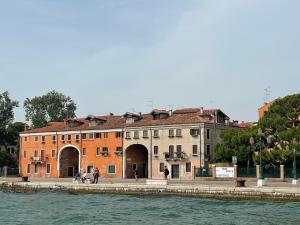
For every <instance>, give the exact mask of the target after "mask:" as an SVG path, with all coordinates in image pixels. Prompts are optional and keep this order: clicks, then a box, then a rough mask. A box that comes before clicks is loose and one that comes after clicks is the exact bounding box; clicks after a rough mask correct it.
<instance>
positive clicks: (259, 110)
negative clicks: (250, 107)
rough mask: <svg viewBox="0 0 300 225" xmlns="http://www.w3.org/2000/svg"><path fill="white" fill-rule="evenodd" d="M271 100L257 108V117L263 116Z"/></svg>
mask: <svg viewBox="0 0 300 225" xmlns="http://www.w3.org/2000/svg"><path fill="white" fill-rule="evenodd" d="M272 104H273V102H269V103H265V104H264V105H263V106H262V107H260V108H259V109H258V117H259V119H261V118H263V117H264V115H265V112H266V111H268V110H269V108H270V107H271V105H272Z"/></svg>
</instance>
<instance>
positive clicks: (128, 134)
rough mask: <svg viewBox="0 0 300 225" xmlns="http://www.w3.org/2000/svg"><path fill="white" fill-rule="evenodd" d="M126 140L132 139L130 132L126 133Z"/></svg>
mask: <svg viewBox="0 0 300 225" xmlns="http://www.w3.org/2000/svg"><path fill="white" fill-rule="evenodd" d="M125 138H126V139H130V131H126V133H125Z"/></svg>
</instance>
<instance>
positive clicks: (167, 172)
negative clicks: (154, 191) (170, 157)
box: [164, 166, 170, 180]
mask: <svg viewBox="0 0 300 225" xmlns="http://www.w3.org/2000/svg"><path fill="white" fill-rule="evenodd" d="M169 173H170V172H169V170H168V168H167V166H165V169H164V176H165V180H167V179H168V176H169Z"/></svg>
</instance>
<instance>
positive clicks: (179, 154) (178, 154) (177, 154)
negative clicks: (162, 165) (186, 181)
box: [164, 151, 187, 161]
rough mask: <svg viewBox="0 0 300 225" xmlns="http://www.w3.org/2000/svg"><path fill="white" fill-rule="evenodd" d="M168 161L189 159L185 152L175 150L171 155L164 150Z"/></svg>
mask: <svg viewBox="0 0 300 225" xmlns="http://www.w3.org/2000/svg"><path fill="white" fill-rule="evenodd" d="M164 155H165V160H166V161H183V160H186V159H187V155H186V154H185V152H183V151H181V152H175V153H174V154H173V155H170V154H169V152H164Z"/></svg>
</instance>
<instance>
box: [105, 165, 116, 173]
mask: <svg viewBox="0 0 300 225" xmlns="http://www.w3.org/2000/svg"><path fill="white" fill-rule="evenodd" d="M107 172H108V173H110V174H115V173H116V166H115V165H109V166H108V171H107Z"/></svg>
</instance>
